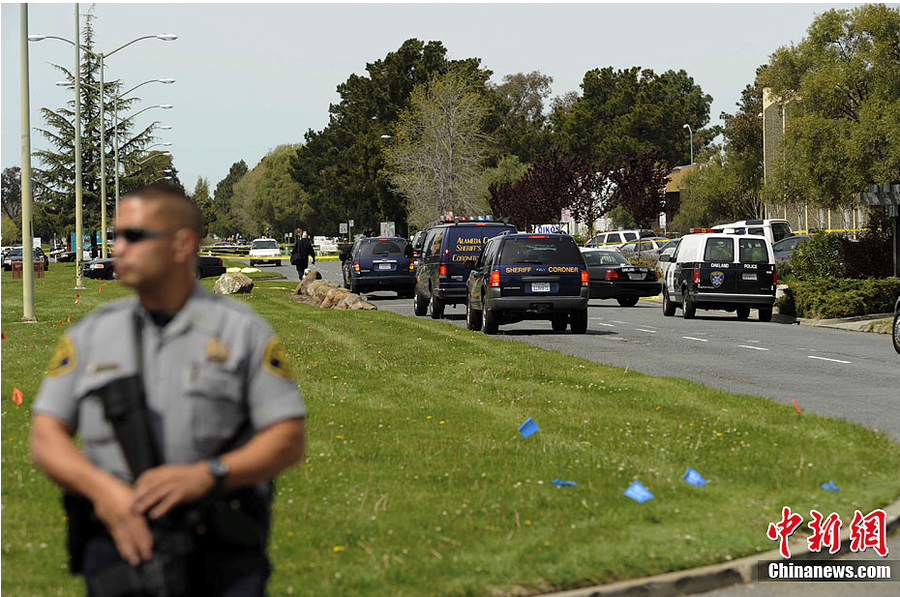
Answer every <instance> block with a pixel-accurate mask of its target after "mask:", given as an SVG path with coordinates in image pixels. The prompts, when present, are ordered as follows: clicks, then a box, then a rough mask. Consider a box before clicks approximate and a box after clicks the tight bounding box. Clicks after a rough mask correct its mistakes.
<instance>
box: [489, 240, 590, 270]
mask: <svg viewBox="0 0 900 597" xmlns="http://www.w3.org/2000/svg"><path fill="white" fill-rule="evenodd" d="M581 261H582V259H581V255H580V253H579V251H578V247H577V246H576V245H575V243H574V242H572V241H571V240H568V239H564V240H560V239H551V238H510V239H506V240H505V241H504V243H503V251H502V252H501V254H500V263H504V264H507V263H535V264H538V265H542V264H573V263H581Z"/></svg>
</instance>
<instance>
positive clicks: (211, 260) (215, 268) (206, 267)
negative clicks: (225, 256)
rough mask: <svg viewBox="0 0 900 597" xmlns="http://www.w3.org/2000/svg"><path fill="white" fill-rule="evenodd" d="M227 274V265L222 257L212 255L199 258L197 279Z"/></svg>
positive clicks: (199, 256)
mask: <svg viewBox="0 0 900 597" xmlns="http://www.w3.org/2000/svg"><path fill="white" fill-rule="evenodd" d="M224 273H225V264H224V262H223V261H222V258H221V257H215V256H212V255H198V256H197V279H198V280H199V279H200V278H209V277H211V276H221V275H222V274H224Z"/></svg>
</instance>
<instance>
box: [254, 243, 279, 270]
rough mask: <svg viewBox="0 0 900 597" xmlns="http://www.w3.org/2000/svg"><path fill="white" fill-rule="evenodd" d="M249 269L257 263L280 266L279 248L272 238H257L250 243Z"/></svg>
mask: <svg viewBox="0 0 900 597" xmlns="http://www.w3.org/2000/svg"><path fill="white" fill-rule="evenodd" d="M249 257H250V267H253V266H254V265H256V264H258V263H270V264H272V265H281V259H280V257H281V248H280V247H279V246H278V241H276V240H275V239H274V238H257V239H254V240H253V242H251V243H250V255H249Z"/></svg>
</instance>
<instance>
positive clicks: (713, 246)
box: [703, 238, 734, 262]
mask: <svg viewBox="0 0 900 597" xmlns="http://www.w3.org/2000/svg"><path fill="white" fill-rule="evenodd" d="M703 261H727V262H731V261H734V240H733V239H731V238H708V239H706V252H705V253H704V254H703Z"/></svg>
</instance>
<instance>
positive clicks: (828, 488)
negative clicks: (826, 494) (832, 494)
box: [822, 480, 840, 492]
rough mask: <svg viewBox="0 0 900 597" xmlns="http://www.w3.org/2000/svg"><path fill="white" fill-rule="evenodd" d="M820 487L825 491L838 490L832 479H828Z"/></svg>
mask: <svg viewBox="0 0 900 597" xmlns="http://www.w3.org/2000/svg"><path fill="white" fill-rule="evenodd" d="M822 489H824V490H825V491H837V492H840V489H838V486H837V485H835V484H834V481H832V480H829V481H828V483H822Z"/></svg>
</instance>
